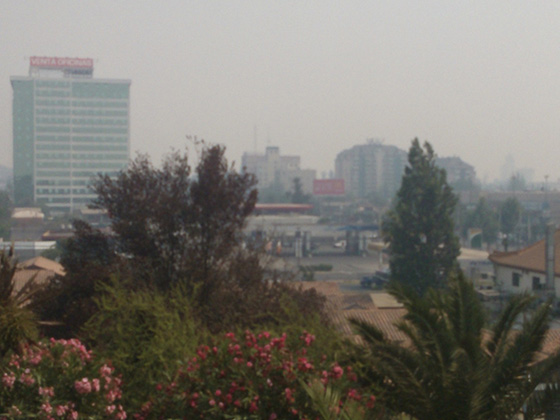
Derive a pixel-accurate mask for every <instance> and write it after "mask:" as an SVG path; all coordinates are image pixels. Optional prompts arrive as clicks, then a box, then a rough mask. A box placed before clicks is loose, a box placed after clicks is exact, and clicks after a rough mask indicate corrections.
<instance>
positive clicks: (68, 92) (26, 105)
mask: <svg viewBox="0 0 560 420" xmlns="http://www.w3.org/2000/svg"><path fill="white" fill-rule="evenodd" d="M11 83H12V88H13V153H14V155H13V159H14V160H13V162H14V201H15V205H16V206H19V207H26V206H32V205H37V206H40V205H46V206H48V207H49V209H50V210H52V211H54V212H71V211H73V210H75V209H78V208H82V207H85V206H86V205H87V204H88V203H89V202H90V201H91V200H92V199H93V198H95V195H94V194H93V193H92V191H91V190H90V189H89V184H90V182H91V180H92V178H93V177H95V176H96V175H97V174H98V173H103V174H109V175H116V173H117V172H118V171H119V170H121V169H124V168H126V166H127V164H128V160H129V156H130V80H115V79H94V78H93V60H91V59H88V58H83V59H82V58H62V57H31V59H30V71H29V76H28V77H15V76H14V77H11Z"/></svg>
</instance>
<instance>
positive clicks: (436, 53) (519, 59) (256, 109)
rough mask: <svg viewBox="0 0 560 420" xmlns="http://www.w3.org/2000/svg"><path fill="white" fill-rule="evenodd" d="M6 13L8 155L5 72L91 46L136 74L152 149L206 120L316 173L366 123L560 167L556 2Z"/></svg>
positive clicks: (382, 133) (151, 5)
mask: <svg viewBox="0 0 560 420" xmlns="http://www.w3.org/2000/svg"><path fill="white" fill-rule="evenodd" d="M1 4H2V14H1V15H0V39H2V47H1V51H2V58H3V65H2V67H1V68H0V79H1V80H2V81H3V82H2V83H0V118H1V124H0V127H1V128H0V130H1V131H0V145H1V150H2V153H0V165H5V166H10V167H11V166H12V122H11V118H12V113H11V107H12V104H11V100H12V90H11V86H10V76H16V75H20V76H25V75H27V73H28V67H29V57H30V56H58V57H91V58H93V59H94V60H95V63H94V69H95V70H94V76H95V77H96V78H118V79H130V80H132V86H131V100H130V101H131V102H130V103H131V120H130V125H131V135H130V138H131V150H132V151H133V152H136V151H138V152H141V153H148V154H149V155H151V156H152V158H153V160H154V161H155V162H159V160H160V158H161V156H162V155H163V154H165V153H167V152H169V151H170V150H171V148H176V149H181V148H183V147H185V146H186V145H190V144H191V143H190V142H189V141H188V140H187V138H186V136H194V135H196V136H198V137H199V138H204V139H206V140H207V141H209V142H211V143H221V144H224V145H226V147H227V154H228V158H229V159H230V160H233V161H236V162H237V164H238V165H239V162H240V160H241V155H242V154H243V152H245V151H251V152H252V151H257V152H260V153H262V152H263V151H264V148H265V147H266V146H267V145H275V146H279V147H280V149H281V152H282V153H283V154H298V155H301V157H302V167H305V168H313V169H316V170H317V173H318V175H319V176H320V174H321V173H322V172H328V171H330V170H332V169H333V165H334V159H335V157H336V155H337V154H338V153H339V152H340V151H342V150H344V149H346V148H349V147H351V146H353V145H355V144H360V143H364V142H365V140H366V139H367V138H378V139H383V141H384V143H385V144H388V145H395V146H398V147H400V148H402V149H404V150H406V149H408V147H409V145H410V141H411V139H412V138H414V137H419V138H420V139H421V140H422V141H423V140H428V141H430V142H431V143H432V145H433V147H434V149H435V150H436V152H437V153H438V155H440V156H459V157H461V158H462V159H463V160H464V161H466V162H468V163H470V164H471V165H473V166H474V167H475V168H476V171H477V175H478V177H479V178H480V179H482V180H487V181H492V180H493V179H495V178H497V177H499V176H500V167H501V166H502V165H503V164H504V161H505V160H506V157H507V156H508V155H511V157H512V158H513V159H514V161H515V166H516V168H518V169H522V168H533V169H534V171H535V172H534V175H535V176H534V181H541V180H542V181H544V177H545V175H549V176H550V179H551V180H557V179H558V178H559V177H560V169H559V166H558V165H557V162H556V161H555V153H554V152H555V150H556V147H557V142H558V136H559V133H560V120H559V119H558V117H557V115H556V113H557V110H558V109H560V92H559V90H560V83H559V82H558V78H557V75H558V74H559V71H560V55H559V48H560V39H559V38H560V32H559V31H558V29H557V22H559V21H560V4H557V3H554V2H540V3H529V2H523V1H510V2H483V1H476V2H469V3H468V4H467V3H462V4H457V3H450V2H443V1H429V2H422V3H421V4H419V3H417V2H413V1H379V2H324V1H321V2H318V1H314V2H285V1H281V2H280V1H276V2H260V1H246V2H225V1H214V2H182V1H166V2H155V1H121V2H118V3H115V2H109V1H99V0H96V1H82V2H73V1H58V0H57V1H52V2H39V1H27V2H20V1H11V0H3V1H2V2H1Z"/></svg>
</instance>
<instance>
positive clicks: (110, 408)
mask: <svg viewBox="0 0 560 420" xmlns="http://www.w3.org/2000/svg"><path fill="white" fill-rule="evenodd" d="M116 409H117V406H116V405H115V404H111V405H108V406H107V407H105V414H107V415H109V414H113V412H114V411H115V410H116Z"/></svg>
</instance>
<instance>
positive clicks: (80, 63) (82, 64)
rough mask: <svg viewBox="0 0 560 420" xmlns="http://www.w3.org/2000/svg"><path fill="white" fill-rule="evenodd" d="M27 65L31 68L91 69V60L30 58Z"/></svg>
mask: <svg viewBox="0 0 560 420" xmlns="http://www.w3.org/2000/svg"><path fill="white" fill-rule="evenodd" d="M29 64H30V65H31V66H32V67H55V68H63V67H73V68H91V67H93V59H91V58H70V57H31V58H30V59H29Z"/></svg>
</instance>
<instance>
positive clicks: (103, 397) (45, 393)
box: [0, 339, 126, 420]
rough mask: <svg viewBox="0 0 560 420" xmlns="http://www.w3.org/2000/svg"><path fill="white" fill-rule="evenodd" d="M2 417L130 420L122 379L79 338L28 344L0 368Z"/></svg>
mask: <svg viewBox="0 0 560 420" xmlns="http://www.w3.org/2000/svg"><path fill="white" fill-rule="evenodd" d="M0 374H1V375H2V379H1V380H2V386H1V387H0V416H4V418H10V419H18V418H19V419H28V418H38V419H45V420H47V419H49V420H52V419H77V418H89V419H115V420H124V419H126V412H125V410H124V409H123V406H122V405H121V403H120V399H121V396H122V392H121V378H120V377H119V376H118V375H115V372H114V369H113V368H112V367H111V366H110V365H109V364H106V363H104V362H103V361H102V360H100V359H99V358H96V357H94V356H93V354H92V352H91V351H89V350H87V349H86V348H85V347H84V345H83V344H82V343H80V342H79V341H78V340H75V339H72V340H54V339H51V340H50V341H41V342H39V343H37V344H35V345H26V346H24V347H23V349H22V350H21V351H20V352H17V353H14V354H12V355H11V356H10V357H9V359H8V360H7V361H6V363H5V365H4V366H0Z"/></svg>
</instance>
